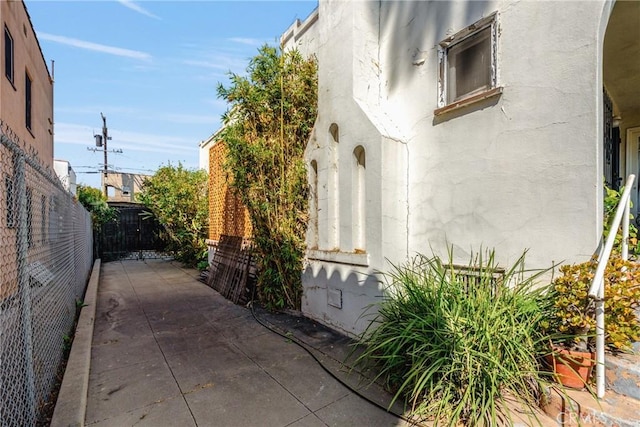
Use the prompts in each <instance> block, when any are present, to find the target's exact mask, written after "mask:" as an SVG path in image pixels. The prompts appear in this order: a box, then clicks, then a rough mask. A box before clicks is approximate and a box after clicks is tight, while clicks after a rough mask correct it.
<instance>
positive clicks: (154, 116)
mask: <svg viewBox="0 0 640 427" xmlns="http://www.w3.org/2000/svg"><path fill="white" fill-rule="evenodd" d="M25 3H26V5H27V9H28V11H29V15H30V16H31V21H32V23H33V26H34V28H35V30H36V33H37V35H38V39H39V41H40V46H41V48H42V51H43V55H44V58H45V60H46V61H47V63H48V65H49V69H50V71H51V69H52V68H51V61H52V60H53V61H55V65H54V67H53V73H54V80H55V84H54V115H55V138H54V144H55V148H54V156H55V158H57V159H64V160H68V161H69V162H71V165H72V167H73V168H74V170H75V171H76V173H77V178H78V179H77V180H78V183H83V184H86V185H91V186H93V187H97V188H99V187H100V175H99V174H97V173H86V172H95V171H97V170H101V169H102V164H103V163H104V160H103V153H102V151H99V152H92V151H89V150H87V147H94V145H95V143H94V140H93V135H94V133H100V132H101V127H102V119H101V117H100V113H103V114H104V115H105V116H106V118H107V125H108V127H109V133H110V135H111V137H112V138H113V139H112V140H110V141H109V142H108V148H109V150H111V149H121V150H122V151H123V153H122V154H113V153H109V168H110V169H115V170H116V171H121V172H130V173H146V174H152V173H153V171H154V170H156V169H157V168H158V167H160V166H162V165H166V164H168V163H169V162H171V163H172V164H177V162H178V161H181V162H182V163H183V164H184V165H185V166H186V167H189V168H196V167H197V166H198V144H199V142H200V141H202V140H204V139H206V138H207V137H209V136H210V135H211V134H212V133H213V132H214V131H216V130H217V129H218V128H219V126H220V116H221V114H222V113H223V112H224V111H225V109H226V105H225V103H224V102H223V101H222V100H220V99H218V98H217V95H216V87H217V85H218V82H222V83H223V84H227V83H228V77H227V73H228V72H229V71H233V72H236V73H242V72H244V70H245V68H246V66H247V64H248V61H249V59H250V58H251V57H253V56H255V54H256V53H257V49H258V47H259V46H261V45H262V44H264V43H269V44H271V45H275V44H276V43H277V40H278V38H279V36H280V34H282V33H283V32H284V31H285V30H286V29H287V28H288V27H289V25H291V24H292V23H293V22H294V21H295V19H296V18H297V19H300V20H303V19H305V18H306V17H307V16H308V15H309V14H310V13H311V12H312V11H313V10H314V9H315V8H316V6H317V1H316V0H308V1H276V2H270V1H175V0H174V1H144V0H142V1H135V2H134V1H129V0H119V1H115V0H114V1H97V0H93V1H58V0H38V1H35V0H26V1H25Z"/></svg>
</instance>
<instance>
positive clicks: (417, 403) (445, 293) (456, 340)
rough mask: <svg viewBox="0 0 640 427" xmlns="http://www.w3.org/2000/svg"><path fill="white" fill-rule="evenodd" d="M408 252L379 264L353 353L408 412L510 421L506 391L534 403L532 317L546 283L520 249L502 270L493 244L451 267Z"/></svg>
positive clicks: (455, 420)
mask: <svg viewBox="0 0 640 427" xmlns="http://www.w3.org/2000/svg"><path fill="white" fill-rule="evenodd" d="M452 259H453V254H451V253H450V254H449V260H448V261H443V260H442V259H440V258H439V257H437V256H433V257H426V256H424V255H417V256H416V257H415V258H413V259H412V260H411V261H410V262H409V263H407V264H404V265H397V266H394V267H393V269H392V271H391V272H389V273H387V274H386V275H385V276H386V278H387V284H388V287H387V295H386V298H385V299H384V300H383V301H382V302H381V303H379V304H377V305H376V307H377V309H378V311H377V315H376V317H375V318H374V320H373V321H372V322H371V324H370V325H369V328H368V329H367V330H366V331H365V333H364V334H363V335H362V337H361V340H360V342H359V344H358V347H359V348H361V349H362V351H363V353H362V354H361V355H360V356H359V357H358V359H357V363H358V364H359V365H360V366H361V367H363V366H364V367H367V368H373V369H374V372H377V376H376V377H375V378H374V381H378V380H383V381H384V382H385V383H386V385H387V386H388V387H389V388H390V389H391V390H392V391H394V392H395V397H394V402H395V400H397V399H403V400H404V401H405V403H406V405H407V406H408V407H409V408H410V410H411V414H412V416H415V417H418V418H419V419H421V420H431V421H433V422H434V423H435V424H445V425H452V426H455V425H460V424H464V425H500V424H505V425H507V424H510V415H509V412H508V411H506V410H505V408H506V403H507V401H511V402H513V401H514V400H515V401H517V403H518V404H520V405H524V406H528V407H537V406H538V403H539V397H540V376H541V375H542V374H541V373H540V372H539V364H538V358H537V356H539V355H542V354H544V353H545V352H547V351H546V349H545V345H546V343H547V338H546V337H545V336H544V335H543V333H542V332H541V328H539V326H538V325H539V323H540V321H541V320H542V318H543V313H544V312H545V311H546V309H547V305H548V302H547V299H546V296H545V293H546V286H542V287H537V288H535V289H534V285H535V284H536V280H537V279H539V278H540V276H541V275H542V274H543V273H545V271H538V272H536V273H535V274H532V273H531V272H528V271H526V270H525V269H524V254H523V256H522V257H520V258H519V259H518V261H517V262H516V263H515V264H514V265H513V267H511V268H510V269H507V270H501V269H499V268H498V266H497V264H496V262H495V256H494V253H493V252H488V253H486V254H484V257H483V256H481V255H479V256H476V257H472V263H471V264H470V266H469V267H466V268H463V269H459V268H457V267H455V266H454V265H453V263H452Z"/></svg>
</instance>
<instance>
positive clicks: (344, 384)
mask: <svg viewBox="0 0 640 427" xmlns="http://www.w3.org/2000/svg"><path fill="white" fill-rule="evenodd" d="M253 304H254V300H253V295H252V296H251V302H250V303H249V305H250V306H251V315H252V316H253V318H254V319H255V320H256V322H258V323H259V324H261V325H262V326H263V327H265V328H266V329H268V330H269V331H271V332H273V333H274V334H277V335H280V336H281V337H282V338H285V339H287V340H290V341H291V342H293V343H294V344H296V345H297V346H298V347H300V348H302V349H303V350H304V351H306V352H307V353H308V354H309V356H311V357H312V358H313V360H315V361H316V363H317V364H318V365H320V367H321V368H322V369H323V370H324V371H325V372H326V373H327V374H329V375H330V376H331V377H332V378H333V379H335V380H336V381H338V382H339V383H340V384H342V385H343V386H344V387H346V388H347V389H348V390H349V391H351V392H352V393H353V394H355V395H356V396H358V397H360V398H361V399H363V400H365V401H366V402H369V403H370V404H371V405H373V406H375V407H377V408H379V409H382V410H383V411H385V412H387V413H389V414H391V415H393V416H395V417H397V418H399V419H401V420H403V421H406V422H408V423H409V424H411V425H419V424H418V423H417V422H416V421H415V420H412V419H409V418H407V417H405V416H404V415H402V414H396V413H395V412H392V411H391V410H389V408H386V407H384V406H383V405H381V404H379V403H378V402H375V401H373V400H371V399H369V398H368V397H367V396H365V395H363V394H362V393H360V391H359V390H357V389H355V388H353V387H351V386H350V385H349V384H347V383H346V382H344V381H343V380H342V379H340V378H339V377H338V376H337V375H335V374H334V373H333V372H331V370H329V368H327V367H326V366H324V364H323V363H322V362H321V361H320V359H318V358H317V357H316V355H315V354H313V352H312V351H311V350H309V349H308V348H307V344H303V343H302V342H300V340H298V338H295V337H294V336H293V334H292V335H291V336H289V335H285V334H284V333H282V332H280V331H278V330H277V329H275V328H272V327H271V326H269V325H267V324H266V323H264V322H263V321H262V320H260V319H259V318H258V316H257V315H256V312H255V310H254V307H253Z"/></svg>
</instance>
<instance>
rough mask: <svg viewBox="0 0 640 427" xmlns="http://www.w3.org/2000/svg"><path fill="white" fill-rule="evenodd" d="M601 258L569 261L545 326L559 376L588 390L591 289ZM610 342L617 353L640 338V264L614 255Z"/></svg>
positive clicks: (608, 290)
mask: <svg viewBox="0 0 640 427" xmlns="http://www.w3.org/2000/svg"><path fill="white" fill-rule="evenodd" d="M596 267H597V261H596V260H595V259H592V260H590V261H587V262H584V263H581V264H574V265H564V266H562V267H561V268H560V273H561V276H559V277H557V278H556V279H555V280H554V281H553V283H552V286H551V289H550V292H549V295H548V296H549V315H548V319H547V321H546V322H544V326H545V327H546V328H547V332H548V335H549V336H550V338H551V341H552V349H551V354H550V355H549V357H548V358H547V359H548V363H549V365H550V366H551V367H552V368H553V370H554V371H553V372H554V376H555V379H556V380H558V381H559V382H561V383H562V384H563V385H565V386H567V387H573V388H583V387H584V386H585V385H586V384H587V382H588V380H589V378H590V375H591V370H592V369H591V368H592V366H593V364H594V363H595V360H594V359H595V357H594V350H595V333H596V320H595V302H594V301H593V300H592V299H590V298H589V296H588V292H589V288H590V287H591V283H592V281H593V276H594V274H595V270H596ZM604 281H605V325H606V326H605V344H606V346H607V349H608V350H609V351H611V352H614V353H615V352H623V351H629V350H630V349H631V344H632V343H633V342H634V341H638V340H639V339H640V322H639V320H638V317H637V314H636V309H637V308H638V307H639V306H640V265H638V264H636V263H634V262H631V261H624V260H622V259H621V258H620V257H619V256H618V255H613V256H612V258H611V259H610V260H609V263H608V265H607V267H606V269H605V275H604Z"/></svg>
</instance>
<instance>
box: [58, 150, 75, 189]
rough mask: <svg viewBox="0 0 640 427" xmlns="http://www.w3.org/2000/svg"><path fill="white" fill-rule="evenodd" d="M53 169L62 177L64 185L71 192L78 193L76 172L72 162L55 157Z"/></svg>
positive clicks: (61, 180)
mask: <svg viewBox="0 0 640 427" xmlns="http://www.w3.org/2000/svg"><path fill="white" fill-rule="evenodd" d="M53 170H54V171H55V172H56V175H58V178H60V182H61V183H62V186H63V187H64V188H65V189H66V190H67V191H68V192H70V193H71V194H73V195H75V194H76V188H77V184H76V173H75V172H74V170H73V168H72V167H71V164H70V163H69V162H68V161H66V160H58V159H55V160H54V161H53Z"/></svg>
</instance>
